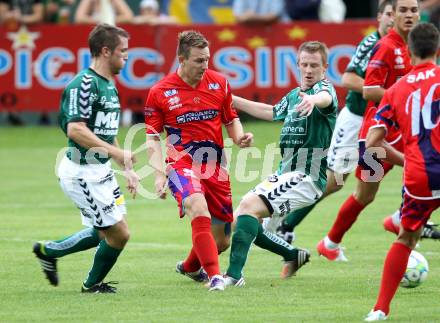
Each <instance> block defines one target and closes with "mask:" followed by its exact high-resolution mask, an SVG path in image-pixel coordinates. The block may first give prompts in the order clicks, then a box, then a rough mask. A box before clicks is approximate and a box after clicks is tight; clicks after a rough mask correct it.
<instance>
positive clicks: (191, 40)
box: [177, 30, 209, 58]
mask: <svg viewBox="0 0 440 323" xmlns="http://www.w3.org/2000/svg"><path fill="white" fill-rule="evenodd" d="M208 46H209V42H208V40H207V39H206V38H205V36H203V35H202V34H201V33H200V32H198V31H195V30H185V31H182V32H181V33H179V35H178V36H177V56H183V57H185V58H188V57H189V54H190V50H191V48H192V47H196V48H201V49H202V48H205V47H208Z"/></svg>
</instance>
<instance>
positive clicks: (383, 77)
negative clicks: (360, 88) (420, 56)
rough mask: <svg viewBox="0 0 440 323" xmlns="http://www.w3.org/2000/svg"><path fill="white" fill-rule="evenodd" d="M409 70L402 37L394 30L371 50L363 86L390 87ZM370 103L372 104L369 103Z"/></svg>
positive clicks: (407, 55) (408, 57) (409, 62)
mask: <svg viewBox="0 0 440 323" xmlns="http://www.w3.org/2000/svg"><path fill="white" fill-rule="evenodd" d="M410 70H411V58H410V56H409V52H408V47H407V45H406V43H405V41H404V40H403V38H402V37H401V36H400V35H399V34H398V33H397V32H396V31H395V30H394V29H391V30H390V31H389V33H388V34H387V35H386V36H385V37H383V38H381V39H380V40H379V41H378V42H377V43H376V45H375V46H374V48H373V50H372V52H371V58H370V61H369V62H368V66H367V71H366V72H365V73H366V74H365V82H364V87H365V88H374V87H382V88H384V89H388V88H390V87H391V86H392V85H393V84H394V83H396V82H397V80H399V79H400V78H401V77H403V76H404V75H405V74H406V73H408V72H409V71H410ZM370 105H374V104H371V103H370Z"/></svg>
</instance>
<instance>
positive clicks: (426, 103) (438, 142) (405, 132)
mask: <svg viewBox="0 0 440 323" xmlns="http://www.w3.org/2000/svg"><path fill="white" fill-rule="evenodd" d="M375 122H376V125H375V126H373V127H385V128H386V129H390V128H391V127H399V128H400V131H401V132H402V140H403V144H404V146H405V165H404V185H405V190H406V192H407V193H408V194H409V195H410V196H412V197H414V198H417V199H434V198H440V127H439V126H438V125H439V122H440V67H438V66H436V65H435V64H432V63H426V64H420V65H417V66H415V67H414V68H413V69H412V70H411V71H410V72H409V73H408V74H407V75H406V76H405V77H404V78H402V79H401V80H400V81H398V82H397V83H396V84H395V85H393V86H392V87H391V88H390V89H389V90H387V91H386V92H385V96H384V97H383V99H382V101H381V102H380V106H379V109H378V112H377V114H376V117H375Z"/></svg>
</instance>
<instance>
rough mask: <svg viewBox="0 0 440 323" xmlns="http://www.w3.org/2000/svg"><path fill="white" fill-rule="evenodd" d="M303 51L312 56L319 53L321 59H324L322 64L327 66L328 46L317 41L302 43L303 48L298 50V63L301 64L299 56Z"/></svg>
mask: <svg viewBox="0 0 440 323" xmlns="http://www.w3.org/2000/svg"><path fill="white" fill-rule="evenodd" d="M303 51H304V52H307V53H311V54H313V53H317V52H319V53H320V54H321V57H322V64H323V65H325V64H327V58H328V48H327V45H326V44H324V43H321V42H319V41H316V40H313V41H308V42H305V43H302V44H301V46H299V49H298V63H299V55H300V54H301V52H303Z"/></svg>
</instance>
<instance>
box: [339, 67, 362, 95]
mask: <svg viewBox="0 0 440 323" xmlns="http://www.w3.org/2000/svg"><path fill="white" fill-rule="evenodd" d="M342 86H343V87H345V88H346V89H348V90H352V91H356V92H358V93H362V92H363V87H364V79H363V78H362V77H360V76H359V75H357V74H356V73H353V72H345V73H344V74H342Z"/></svg>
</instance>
